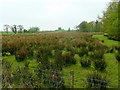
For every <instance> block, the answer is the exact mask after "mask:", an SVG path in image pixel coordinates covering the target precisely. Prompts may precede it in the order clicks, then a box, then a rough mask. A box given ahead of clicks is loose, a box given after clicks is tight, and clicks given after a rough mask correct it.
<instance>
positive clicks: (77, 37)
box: [2, 32, 120, 88]
mask: <svg viewBox="0 0 120 90" xmlns="http://www.w3.org/2000/svg"><path fill="white" fill-rule="evenodd" d="M99 37H100V38H99ZM118 43H119V41H113V40H109V39H108V38H107V37H106V36H104V35H102V33H80V32H64V33H62V32H61V33H38V34H37V33H36V34H3V36H2V62H3V65H2V68H3V79H2V82H3V83H2V87H3V88H10V87H12V88H73V87H74V88H91V87H99V88H117V87H118V85H119V82H118V64H119V60H120V56H119V51H120V47H119V46H118Z"/></svg>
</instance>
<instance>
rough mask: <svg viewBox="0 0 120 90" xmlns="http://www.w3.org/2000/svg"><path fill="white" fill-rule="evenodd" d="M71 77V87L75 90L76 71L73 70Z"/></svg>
mask: <svg viewBox="0 0 120 90" xmlns="http://www.w3.org/2000/svg"><path fill="white" fill-rule="evenodd" d="M70 75H71V87H72V88H74V71H73V70H71V71H70Z"/></svg>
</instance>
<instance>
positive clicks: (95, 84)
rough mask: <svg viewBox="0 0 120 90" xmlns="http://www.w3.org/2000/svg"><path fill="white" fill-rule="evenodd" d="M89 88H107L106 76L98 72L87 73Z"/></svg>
mask: <svg viewBox="0 0 120 90" xmlns="http://www.w3.org/2000/svg"><path fill="white" fill-rule="evenodd" d="M87 83H88V88H107V84H108V81H107V80H106V76H103V75H101V74H100V73H98V72H94V73H92V74H88V75H87Z"/></svg>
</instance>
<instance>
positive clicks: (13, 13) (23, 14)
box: [0, 0, 111, 30]
mask: <svg viewBox="0 0 120 90" xmlns="http://www.w3.org/2000/svg"><path fill="white" fill-rule="evenodd" d="M110 1H111V0H0V30H2V29H3V25H4V24H9V25H14V24H15V25H19V24H21V25H23V26H24V27H25V28H29V27H32V26H38V27H40V28H41V30H55V29H57V28H58V27H62V28H64V29H68V28H69V27H70V28H71V29H73V28H74V27H75V26H76V25H78V24H79V23H81V22H82V21H84V20H85V21H88V22H89V21H95V20H96V19H97V17H98V15H102V11H103V10H105V8H106V5H107V4H108V2H110Z"/></svg>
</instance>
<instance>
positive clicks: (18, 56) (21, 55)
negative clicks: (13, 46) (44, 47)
mask: <svg viewBox="0 0 120 90" xmlns="http://www.w3.org/2000/svg"><path fill="white" fill-rule="evenodd" d="M27 56H28V52H27V50H26V49H25V48H21V49H20V50H18V51H16V53H15V58H16V60H17V61H18V62H19V61H23V60H24V59H26V58H27Z"/></svg>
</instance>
